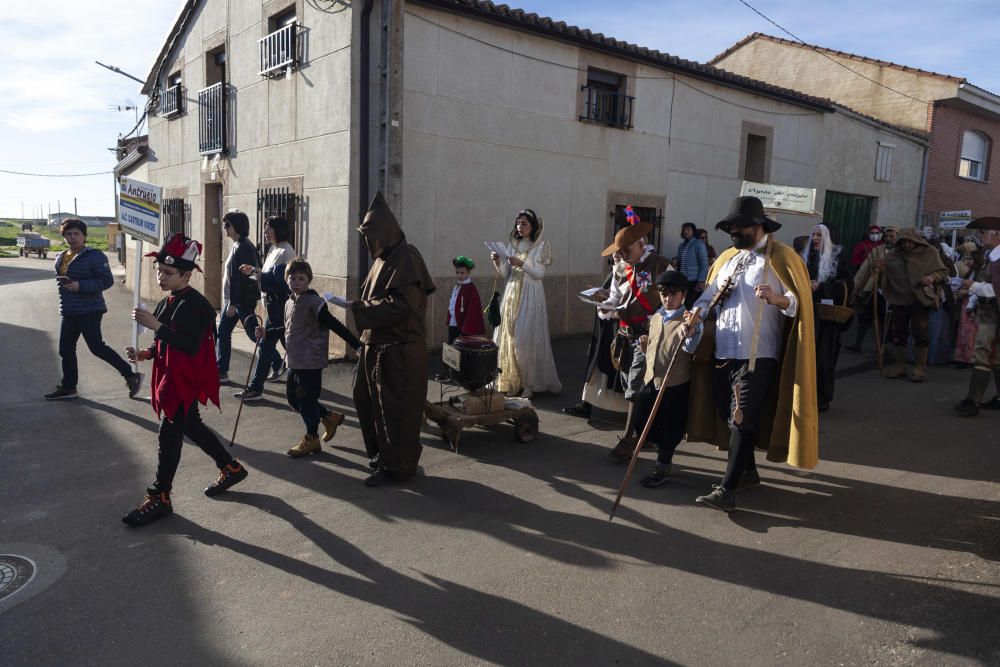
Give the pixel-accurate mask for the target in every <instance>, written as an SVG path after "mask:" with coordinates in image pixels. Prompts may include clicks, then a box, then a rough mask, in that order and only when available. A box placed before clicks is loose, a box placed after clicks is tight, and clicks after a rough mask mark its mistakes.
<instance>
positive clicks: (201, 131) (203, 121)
mask: <svg viewBox="0 0 1000 667" xmlns="http://www.w3.org/2000/svg"><path fill="white" fill-rule="evenodd" d="M226 139H227V137H226V84H225V83H221V82H220V83H217V84H215V85H212V86H209V87H208V88H203V89H202V90H199V91H198V152H199V153H201V154H202V155H214V154H216V153H225V152H226V151H227V150H228V148H229V145H228V142H227V140H226Z"/></svg>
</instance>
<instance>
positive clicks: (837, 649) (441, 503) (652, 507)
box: [0, 259, 1000, 667]
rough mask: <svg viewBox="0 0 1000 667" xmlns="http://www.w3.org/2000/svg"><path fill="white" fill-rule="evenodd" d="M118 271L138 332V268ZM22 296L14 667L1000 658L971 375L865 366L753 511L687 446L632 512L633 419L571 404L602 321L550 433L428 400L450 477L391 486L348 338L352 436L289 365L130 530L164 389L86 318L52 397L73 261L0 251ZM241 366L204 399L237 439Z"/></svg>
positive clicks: (987, 474)
mask: <svg viewBox="0 0 1000 667" xmlns="http://www.w3.org/2000/svg"><path fill="white" fill-rule="evenodd" d="M106 295H107V299H108V303H109V309H110V312H109V313H108V315H107V316H106V317H105V324H104V332H105V336H106V338H107V340H108V341H109V343H110V344H111V345H112V346H113V347H115V348H118V349H122V348H124V346H125V345H126V344H127V340H128V315H127V313H128V310H129V307H130V303H131V300H130V295H129V294H128V293H127V292H126V291H125V290H124V289H123V288H122V287H120V286H115V287H114V288H112V289H111V290H109V291H108V292H107V293H106ZM0 304H2V307H0V554H19V555H22V556H26V557H28V558H30V559H33V560H34V561H35V562H36V564H37V565H38V572H37V574H36V576H35V578H34V579H33V580H32V581H31V582H29V583H28V584H27V585H26V586H25V587H24V588H22V589H21V590H20V591H18V592H17V593H15V594H14V595H12V596H9V597H6V598H0V665H4V667H13V666H15V665H59V666H62V665H91V664H93V665H135V664H143V665H189V664H190V665H194V664H197V665H234V666H235V665H352V664H364V665H467V664H500V665H537V664H560V665H561V664H574V665H580V664H585V665H608V664H621V665H639V664H683V665H704V664H712V665H803V664H818V665H827V664H849V665H857V664H878V665H883V664H935V665H938V664H994V665H995V664H1000V632H998V631H997V627H998V619H1000V568H998V559H1000V491H998V485H997V478H998V476H1000V473H998V471H1000V447H998V442H1000V437H998V436H1000V414H983V415H981V416H980V417H978V418H974V419H962V418H958V417H954V416H952V414H951V407H952V405H953V404H954V403H955V402H956V401H957V400H958V399H959V398H961V396H962V395H963V393H964V385H965V382H966V380H967V377H968V376H967V375H965V374H963V373H962V372H959V371H955V370H951V369H946V368H932V369H931V370H930V373H929V375H930V381H929V382H927V383H926V384H923V385H915V384H911V383H908V382H900V381H888V380H882V379H880V378H879V377H878V376H877V374H876V373H874V372H862V373H856V374H851V375H848V376H847V377H844V378H842V379H841V381H840V383H839V385H838V388H837V397H836V400H835V402H834V404H833V408H832V409H831V411H830V412H829V413H827V414H826V415H824V417H823V422H822V424H821V434H822V435H821V450H820V457H821V463H820V466H819V467H818V468H817V469H816V470H815V471H813V472H811V473H809V474H801V473H797V472H796V471H793V470H792V469H790V468H788V467H787V466H783V465H773V464H766V465H761V473H762V476H763V478H764V482H765V485H764V486H763V487H762V488H760V489H758V490H754V491H749V492H746V493H743V494H741V495H740V496H739V498H738V503H739V506H740V509H739V510H738V511H737V512H734V513H733V514H731V515H725V514H722V513H719V512H713V511H711V510H708V509H705V508H702V507H700V506H696V505H695V504H694V503H693V500H694V497H695V496H697V495H700V494H701V493H704V492H706V491H707V490H708V489H709V487H710V485H711V484H712V483H713V482H715V481H717V479H718V478H719V476H720V475H721V471H722V470H723V468H724V459H723V456H722V455H721V454H720V453H719V452H717V451H715V450H714V449H713V448H710V447H709V446H707V445H704V444H699V443H695V444H690V445H689V444H682V445H681V447H680V449H679V451H678V454H677V457H676V459H675V472H674V479H673V481H672V482H671V483H669V484H668V485H666V486H664V487H661V488H659V489H655V490H649V489H644V488H641V487H639V486H638V485H637V484H633V486H632V487H631V488H630V489H629V491H628V493H627V495H626V498H625V501H624V505H623V507H622V509H621V510H620V511H619V514H618V518H617V519H616V520H615V521H614V523H609V522H608V519H607V514H608V510H609V509H610V506H611V502H612V500H613V499H614V493H615V491H616V489H617V486H618V484H619V482H620V480H621V476H622V474H623V472H624V470H623V468H622V467H620V466H616V465H613V464H611V463H609V461H608V459H607V457H606V452H607V449H608V447H609V446H611V445H612V444H613V443H614V441H615V432H614V429H613V427H612V426H610V425H607V426H603V427H599V428H592V427H590V426H588V425H587V424H585V423H584V422H582V421H580V420H577V419H573V418H570V417H566V416H564V415H562V414H560V413H559V412H558V408H559V407H561V406H563V405H566V404H568V403H571V402H574V401H575V398H576V396H577V395H578V392H579V379H580V378H579V377H578V376H579V375H580V371H579V366H580V361H581V358H582V356H583V350H584V347H585V343H584V342H583V341H580V340H570V341H562V342H559V343H558V344H557V345H556V354H557V360H558V362H559V364H560V368H561V371H562V375H563V379H564V381H565V382H566V384H567V389H566V390H565V392H564V394H563V396H561V397H542V398H541V399H540V400H538V401H537V402H536V405H537V407H538V408H539V411H540V417H541V433H540V434H539V437H538V439H537V440H536V441H535V442H534V443H532V444H527V445H522V444H517V443H516V442H514V440H513V438H512V435H511V430H510V427H509V426H498V427H495V428H491V429H488V430H478V431H468V432H466V433H465V435H464V436H463V439H462V445H461V449H460V451H459V452H458V453H454V452H452V451H451V450H450V449H449V448H448V447H447V446H445V445H444V444H443V443H442V441H441V440H440V438H439V437H438V436H437V434H436V433H435V429H434V428H433V427H429V428H428V429H427V431H426V432H425V435H424V446H425V449H424V454H423V459H422V464H423V466H424V468H425V470H426V475H425V476H423V477H420V478H418V479H417V480H416V481H415V482H414V483H412V484H409V485H406V486H398V487H390V488H381V489H375V490H372V489H367V488H365V487H364V486H363V485H362V483H361V482H362V480H363V479H364V477H365V476H366V472H367V471H366V468H365V463H366V461H365V458H364V456H363V455H362V449H361V437H360V432H359V431H358V429H357V422H356V420H355V418H354V412H353V409H352V405H351V402H350V398H349V396H350V374H351V372H352V369H351V368H350V367H349V366H347V365H336V366H332V367H331V368H330V369H328V370H327V372H326V383H325V387H326V393H325V397H324V400H325V401H326V403H327V404H328V405H331V406H334V407H337V408H338V409H343V410H344V411H346V412H347V414H348V419H347V421H346V423H345V426H344V427H343V428H341V430H340V432H339V433H338V434H337V437H336V439H335V440H334V441H333V443H332V444H333V445H334V447H332V448H330V447H326V448H325V449H324V452H323V454H322V455H319V456H316V457H313V458H310V459H308V460H290V459H288V458H287V457H285V455H284V451H285V449H286V448H287V447H288V446H290V445H291V444H293V443H294V442H295V441H296V440H297V438H298V437H299V435H300V434H301V423H300V422H299V420H298V417H297V416H296V415H295V414H293V413H292V412H291V411H290V410H289V409H288V408H287V407H285V406H284V405H283V402H282V399H281V390H282V389H283V388H282V387H281V386H280V385H268V386H267V397H268V400H267V401H266V402H262V403H259V404H254V405H250V406H247V407H246V408H245V410H244V415H243V420H242V423H241V425H240V434H239V437H238V444H237V447H236V454H237V456H238V457H239V458H240V459H241V460H242V461H244V462H245V463H246V465H247V467H248V468H249V470H250V471H251V474H250V477H249V478H248V479H247V480H246V481H245V482H244V483H242V484H240V485H239V486H238V487H236V489H234V490H233V491H232V492H231V493H229V494H226V495H224V496H221V497H220V498H219V499H214V500H213V499H209V498H206V497H205V496H204V495H202V489H203V488H204V487H205V486H206V485H207V484H208V483H209V482H211V481H212V480H213V479H214V476H215V470H214V468H213V466H212V463H211V461H210V460H209V459H208V458H207V457H205V456H204V455H203V454H202V453H201V452H200V451H199V450H197V448H195V447H190V446H189V447H186V448H185V450H184V455H183V458H182V462H181V467H180V471H179V473H178V476H177V480H176V482H175V488H174V504H175V509H176V512H175V514H174V515H173V516H172V517H170V518H168V519H166V520H163V521H160V522H158V523H157V524H154V525H151V526H148V527H145V528H142V529H129V528H127V527H126V526H124V525H123V524H122V523H121V522H120V521H119V519H120V517H121V516H122V515H123V514H124V513H125V512H126V511H128V510H129V509H130V508H131V507H132V506H133V505H134V504H135V503H136V502H137V501H138V500H140V498H141V496H142V494H143V489H144V488H145V486H146V485H147V484H148V483H149V482H151V481H152V472H153V469H154V465H155V460H156V427H157V423H156V420H155V418H154V415H153V413H152V410H151V408H150V407H149V403H148V390H144V391H143V393H142V394H141V396H145V397H146V399H147V400H130V399H128V398H127V395H126V392H125V387H124V383H123V382H122V380H121V379H120V378H119V377H118V376H117V375H116V374H115V373H114V371H113V370H111V369H110V368H109V367H107V366H105V365H103V364H102V362H99V361H97V360H96V359H95V358H94V357H92V356H91V355H90V354H89V352H87V351H86V348H85V345H83V343H82V341H81V344H80V368H81V382H80V386H79V391H80V398H79V399H77V400H74V401H61V402H55V403H48V402H45V401H44V400H42V394H44V393H46V392H47V391H49V390H51V388H52V387H53V386H54V385H55V384H56V382H57V381H58V379H59V358H58V354H57V340H58V328H59V317H58V314H57V303H56V294H55V285H54V281H53V280H52V274H51V262H50V261H45V262H43V261H41V260H36V259H0ZM147 336H148V334H147ZM248 361H249V357H248V355H243V354H237V356H236V358H235V360H234V364H233V375H234V376H237V375H239V374H245V373H246V368H247V363H248ZM431 386H432V387H434V388H436V387H437V385H431ZM236 389H237V388H236V387H232V388H230V391H227V392H226V393H225V394H224V400H223V406H222V407H223V409H222V412H221V413H220V412H218V411H216V410H214V409H210V410H205V411H204V414H205V415H206V422H207V423H208V424H209V426H211V427H212V428H213V429H215V430H216V431H218V432H219V433H220V434H221V435H222V437H224V438H226V439H227V440H228V435H229V434H230V432H231V430H232V426H233V420H234V418H235V415H236V408H237V402H236V401H235V400H234V399H233V398H232V397H231V391H235V390H236ZM435 391H436V389H435ZM643 456H644V458H646V459H649V458H651V456H652V455H651V454H644V455H643ZM760 459H761V456H760V455H758V460H760ZM640 465H641V466H642V468H645V467H647V466H648V465H649V463H648V461H647V462H644V463H641V464H640ZM640 472H641V470H640ZM0 595H2V591H0Z"/></svg>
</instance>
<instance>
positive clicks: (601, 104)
mask: <svg viewBox="0 0 1000 667" xmlns="http://www.w3.org/2000/svg"><path fill="white" fill-rule="evenodd" d="M625 82H626V80H625V77H624V76H622V75H620V74H615V73H613V72H605V71H603V70H599V69H594V68H593V67H591V68H589V69H588V70H587V84H586V85H585V86H581V90H582V91H583V113H582V114H581V115H580V120H581V121H585V122H590V123H599V124H601V125H607V126H609V127H617V128H620V129H623V130H629V129H632V106H633V103H634V102H635V98H634V97H631V96H629V95H626V94H625V91H626V87H625Z"/></svg>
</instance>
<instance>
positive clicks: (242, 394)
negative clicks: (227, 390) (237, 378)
mask: <svg viewBox="0 0 1000 667" xmlns="http://www.w3.org/2000/svg"><path fill="white" fill-rule="evenodd" d="M251 317H252V318H254V321H256V320H257V316H256V315H249V316H247V319H248V320H249V319H250V318H251ZM243 326H244V327H245V326H246V322H244V323H243ZM256 328H257V327H254V329H256ZM254 338H255V339H256V342H255V343H254V345H253V354H252V355H251V356H250V368H249V369H247V381H246V383H244V385H243V391H241V392H240V409H239V410H237V411H236V423H235V424H233V437H231V438H230V439H229V446H230V447H232V446H233V443H234V442H236V429H237V428H239V426H240V415H242V414H243V401H244V400H245V399H246V397H247V388H248V387H249V386H250V375H251V374H252V373H253V362H254V361H255V360H256V359H257V348H259V347H260V338H257V336H254Z"/></svg>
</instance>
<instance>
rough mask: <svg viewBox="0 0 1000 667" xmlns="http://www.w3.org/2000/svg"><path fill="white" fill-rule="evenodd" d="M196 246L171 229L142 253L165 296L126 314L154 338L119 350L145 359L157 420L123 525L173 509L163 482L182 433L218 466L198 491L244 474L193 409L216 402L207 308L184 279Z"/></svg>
mask: <svg viewBox="0 0 1000 667" xmlns="http://www.w3.org/2000/svg"><path fill="white" fill-rule="evenodd" d="M200 252H201V244H200V243H198V242H197V241H192V240H191V239H189V238H187V237H185V236H184V235H183V234H179V233H178V234H175V235H174V236H173V237H172V238H170V239H169V240H168V241H166V242H165V243H164V244H163V247H162V248H160V250H159V251H157V252H153V253H149V254H148V255H146V256H147V257H154V258H155V259H156V278H157V282H158V283H159V285H160V289H162V290H163V291H164V292H170V296H168V297H167V298H165V299H163V300H162V301H160V303H159V305H157V306H156V310H155V311H154V312H152V313H150V312H149V311H147V310H143V309H141V308H137V309H135V310H134V311H133V313H132V319H134V320H135V321H136V322H138V323H139V324H141V325H142V326H144V327H146V328H147V329H149V330H150V331H152V332H153V334H154V341H153V345H151V346H150V347H149V348H147V349H143V350H136V349H135V348H132V347H130V348H128V349H127V350H126V352H127V353H128V358H129V361H132V362H137V361H147V360H150V359H152V360H153V378H152V383H151V390H152V404H153V410H155V411H156V414H157V416H158V417H160V418H161V421H160V433H159V444H160V450H159V465H158V466H157V468H156V481H155V482H154V483H153V485H152V486H151V487H149V488H148V489H146V497H145V498H143V500H142V502H141V503H140V504H139V506H138V507H137V508H136V509H134V510H132V511H131V512H129V513H128V514H126V515H125V516H124V517H122V521H123V522H125V523H126V524H128V525H129V526H144V525H146V524H147V523H152V522H153V521H156V520H157V519H162V518H163V517H165V516H168V515H170V514H172V513H173V511H174V508H173V505H172V504H171V502H170V490H171V486H172V484H173V481H174V474H175V473H176V472H177V465H178V464H179V463H180V460H181V443H182V442H183V441H184V437H185V436H187V437H188V438H190V439H191V440H192V441H193V442H194V443H195V444H196V445H198V446H199V447H201V450H202V451H203V452H205V453H206V454H208V455H209V456H211V457H212V459H213V460H214V461H215V465H216V466H218V468H219V477H218V479H216V481H215V483H214V484H212V485H210V486H209V487H208V488H207V489H205V495H206V496H209V497H211V496H217V495H219V494H220V493H223V492H224V491H225V490H226V489H228V488H229V487H231V486H233V485H234V484H236V483H238V482H241V481H243V480H244V479H246V477H247V471H246V469H245V468H244V467H243V466H242V465H240V463H239V461H237V460H236V459H234V458H233V457H232V456H231V455H230V454H229V452H227V451H226V448H225V447H223V445H222V443H221V442H219V438H218V437H216V435H215V433H213V432H212V431H211V430H209V428H208V427H207V426H205V424H204V423H203V422H202V421H201V415H200V414H199V413H198V403H201V404H202V405H208V401H212V403H215V405H216V406H218V405H219V376H218V372H217V370H216V365H215V334H214V326H213V325H214V323H215V309H214V308H212V306H211V304H209V303H208V300H207V299H206V298H205V297H204V296H202V294H201V293H200V292H199V291H198V290H196V289H194V288H193V287H191V286H190V285H189V284H188V282H189V281H190V280H191V272H192V271H194V270H195V269H197V270H199V271H200V270H201V269H200V268H199V267H198V265H197V264H196V263H195V260H196V259H198V254H199V253H200Z"/></svg>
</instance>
